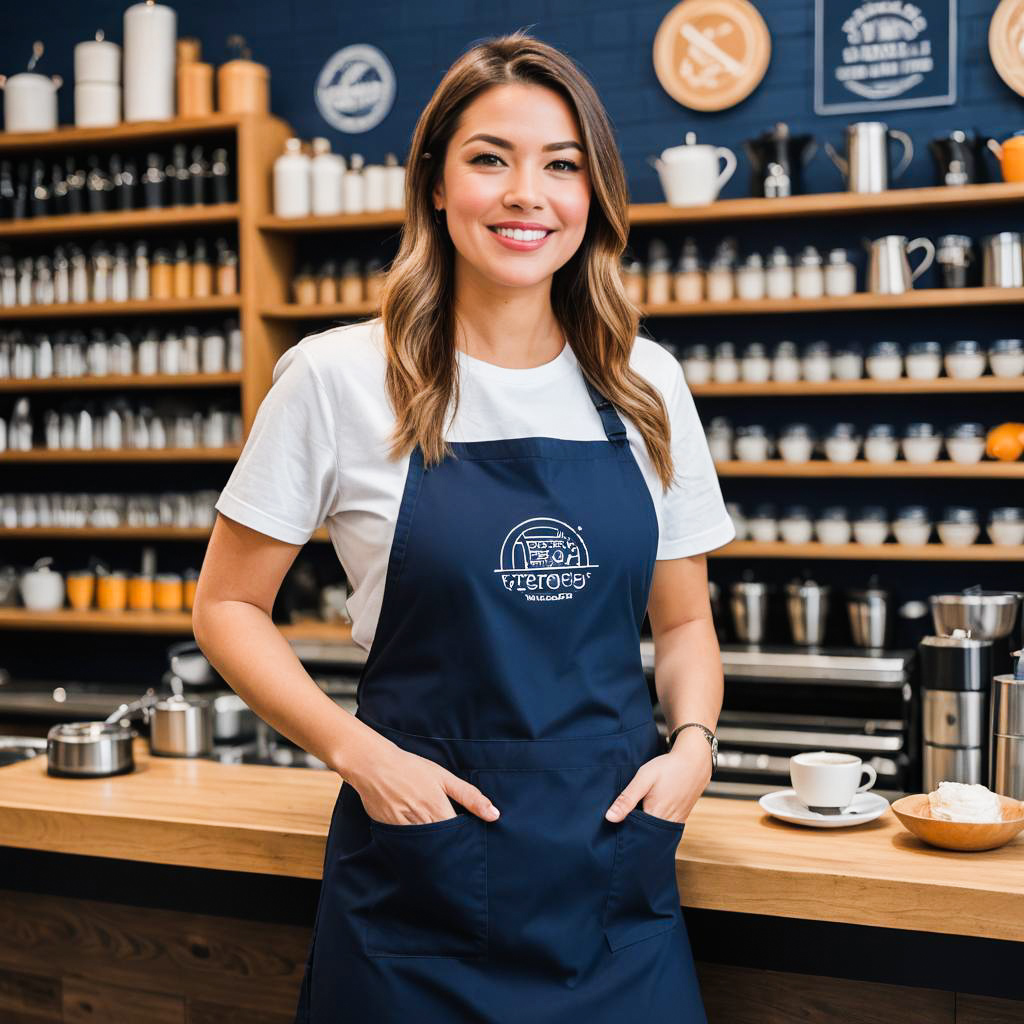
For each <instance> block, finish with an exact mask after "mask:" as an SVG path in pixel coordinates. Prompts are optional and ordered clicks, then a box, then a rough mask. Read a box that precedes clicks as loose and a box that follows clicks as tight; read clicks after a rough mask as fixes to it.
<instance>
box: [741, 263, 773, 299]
mask: <svg viewBox="0 0 1024 1024" xmlns="http://www.w3.org/2000/svg"><path fill="white" fill-rule="evenodd" d="M765 288H766V281H765V273H764V260H763V259H761V254H760V253H757V252H753V253H751V254H750V255H749V256H748V257H747V258H746V260H745V261H744V262H743V263H742V265H741V266H739V267H738V268H737V269H736V298H738V299H742V300H744V301H756V300H758V299H763V298H764V296H765Z"/></svg>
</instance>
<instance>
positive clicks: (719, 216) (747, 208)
mask: <svg viewBox="0 0 1024 1024" xmlns="http://www.w3.org/2000/svg"><path fill="white" fill-rule="evenodd" d="M1021 200H1024V184H1021V183H1018V182H993V183H991V184H982V185H963V186H960V187H950V186H945V185H934V186H927V187H924V188H892V189H889V190H888V191H887V192H880V193H878V194H873V195H866V194H861V193H856V192H819V193H815V194H812V195H801V196H788V197H786V198H784V199H763V198H759V197H751V198H743V199H719V200H718V201H717V202H714V203H711V204H709V205H707V206H669V204H668V203H632V204H631V205H630V207H629V222H630V224H631V225H643V224H673V223H682V224H690V223H694V222H698V221H730V220H765V219H771V218H780V217H815V216H822V215H836V216H857V215H858V214H865V213H875V212H885V211H890V210H908V211H913V210H934V209H956V208H957V207H963V206H987V205H997V204H1000V203H1013V202H1020V201H1021ZM404 221H405V211H404V210H384V211H382V212H380V213H357V214H339V215H337V216H331V217H274V216H268V217H264V218H262V219H261V220H260V221H259V226H260V230H262V231H274V232H282V233H292V232H294V233H308V232H326V231H346V230H360V229H365V228H377V227H398V226H400V225H401V224H402V223H404Z"/></svg>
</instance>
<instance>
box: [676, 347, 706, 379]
mask: <svg viewBox="0 0 1024 1024" xmlns="http://www.w3.org/2000/svg"><path fill="white" fill-rule="evenodd" d="M682 366H683V377H685V378H686V383H687V384H688V385H690V386H691V387H693V386H694V385H699V384H707V383H708V381H710V380H711V350H710V349H709V348H708V346H707V345H702V344H699V343H698V344H695V345H690V346H688V347H687V349H686V351H685V352H684V353H683V358H682Z"/></svg>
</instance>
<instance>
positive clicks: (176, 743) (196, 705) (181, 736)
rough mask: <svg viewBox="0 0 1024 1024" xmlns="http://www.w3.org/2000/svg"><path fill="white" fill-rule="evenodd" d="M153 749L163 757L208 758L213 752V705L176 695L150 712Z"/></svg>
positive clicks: (150, 733)
mask: <svg viewBox="0 0 1024 1024" xmlns="http://www.w3.org/2000/svg"><path fill="white" fill-rule="evenodd" d="M149 749H150V752H151V753H153V754H158V755H160V756H162V757H208V756H209V755H210V754H211V753H212V752H213V706H212V704H211V703H210V702H209V701H208V700H204V699H203V698H201V697H186V696H185V695H184V694H180V693H175V694H172V695H171V696H170V697H166V698H164V699H162V700H158V701H156V703H155V704H153V706H152V708H151V709H150V722H149Z"/></svg>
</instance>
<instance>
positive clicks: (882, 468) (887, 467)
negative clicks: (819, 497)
mask: <svg viewBox="0 0 1024 1024" xmlns="http://www.w3.org/2000/svg"><path fill="white" fill-rule="evenodd" d="M715 469H716V470H717V471H718V475H719V476H759V477H896V478H899V479H904V478H907V477H915V478H926V477H932V478H936V479H949V478H956V479H965V480H972V479H974V480H1024V462H978V463H975V464H973V465H967V466H965V465H961V464H960V463H958V462H928V463H923V464H919V463H914V462H865V461H864V460H858V461H856V462H827V461H825V460H821V461H819V462H783V461H782V460H781V459H771V460H768V461H766V462H744V461H742V460H740V459H733V460H731V461H729V462H716V463H715Z"/></svg>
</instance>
